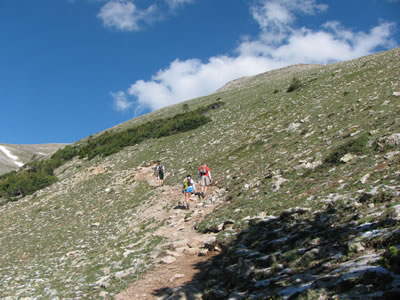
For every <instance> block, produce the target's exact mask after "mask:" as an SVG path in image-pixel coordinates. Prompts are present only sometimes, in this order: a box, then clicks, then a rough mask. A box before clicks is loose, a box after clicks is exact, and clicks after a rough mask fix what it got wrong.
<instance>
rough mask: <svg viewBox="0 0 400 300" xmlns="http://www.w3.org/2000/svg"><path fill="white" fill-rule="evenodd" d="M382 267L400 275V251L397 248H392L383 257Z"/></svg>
mask: <svg viewBox="0 0 400 300" xmlns="http://www.w3.org/2000/svg"><path fill="white" fill-rule="evenodd" d="M381 262H382V265H383V266H384V267H385V268H387V269H388V270H390V271H393V272H395V273H397V274H399V273H400V251H399V249H398V248H397V247H396V246H390V247H389V248H388V249H387V250H386V252H385V253H384V255H383V257H382V260H381Z"/></svg>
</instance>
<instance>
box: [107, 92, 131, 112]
mask: <svg viewBox="0 0 400 300" xmlns="http://www.w3.org/2000/svg"><path fill="white" fill-rule="evenodd" d="M111 97H112V98H113V99H114V104H113V106H114V109H115V110H116V111H120V112H123V111H127V110H128V109H129V108H131V107H132V105H133V102H131V101H129V100H128V97H127V95H126V93H125V92H123V91H119V92H116V93H111Z"/></svg>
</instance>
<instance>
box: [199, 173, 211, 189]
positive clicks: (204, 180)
mask: <svg viewBox="0 0 400 300" xmlns="http://www.w3.org/2000/svg"><path fill="white" fill-rule="evenodd" d="M210 183H211V181H210V177H208V176H207V175H204V176H201V178H200V184H201V185H205V186H207V185H210Z"/></svg>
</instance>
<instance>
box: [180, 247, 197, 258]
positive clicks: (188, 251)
mask: <svg viewBox="0 0 400 300" xmlns="http://www.w3.org/2000/svg"><path fill="white" fill-rule="evenodd" d="M183 254H185V255H190V256H194V255H199V254H200V249H199V248H185V249H183Z"/></svg>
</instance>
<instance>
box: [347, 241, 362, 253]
mask: <svg viewBox="0 0 400 300" xmlns="http://www.w3.org/2000/svg"><path fill="white" fill-rule="evenodd" d="M347 248H348V250H349V252H352V253H358V252H361V251H364V250H365V247H364V246H363V245H362V244H361V243H360V242H350V243H348V245H347Z"/></svg>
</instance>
